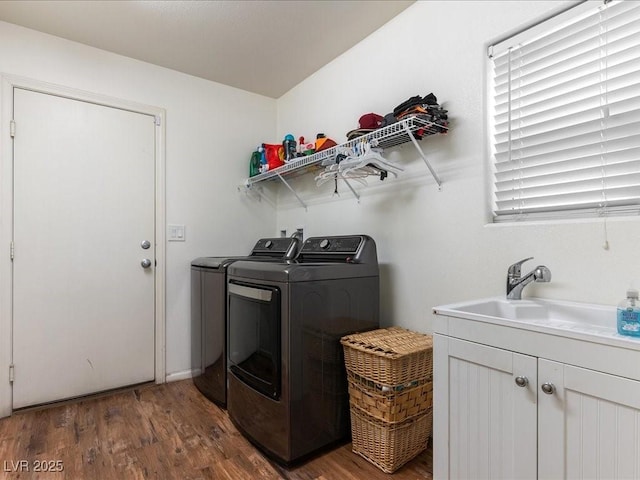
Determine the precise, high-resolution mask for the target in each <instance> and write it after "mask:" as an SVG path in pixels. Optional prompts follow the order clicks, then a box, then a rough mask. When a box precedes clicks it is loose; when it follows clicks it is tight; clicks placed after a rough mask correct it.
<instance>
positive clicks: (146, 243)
mask: <svg viewBox="0 0 640 480" xmlns="http://www.w3.org/2000/svg"><path fill="white" fill-rule="evenodd" d="M140 246H141V247H142V249H143V250H147V249H148V248H149V247H151V242H150V241H149V240H143V241H142V242H140Z"/></svg>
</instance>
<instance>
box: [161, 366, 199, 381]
mask: <svg viewBox="0 0 640 480" xmlns="http://www.w3.org/2000/svg"><path fill="white" fill-rule="evenodd" d="M199 374H200V372H198V371H196V370H191V369H189V370H183V371H182V372H174V373H169V374H168V375H167V376H166V377H165V381H166V382H167V383H168V382H177V381H178V380H187V379H189V378H193V377H194V376H196V375H199Z"/></svg>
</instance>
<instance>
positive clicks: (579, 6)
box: [486, 0, 640, 223]
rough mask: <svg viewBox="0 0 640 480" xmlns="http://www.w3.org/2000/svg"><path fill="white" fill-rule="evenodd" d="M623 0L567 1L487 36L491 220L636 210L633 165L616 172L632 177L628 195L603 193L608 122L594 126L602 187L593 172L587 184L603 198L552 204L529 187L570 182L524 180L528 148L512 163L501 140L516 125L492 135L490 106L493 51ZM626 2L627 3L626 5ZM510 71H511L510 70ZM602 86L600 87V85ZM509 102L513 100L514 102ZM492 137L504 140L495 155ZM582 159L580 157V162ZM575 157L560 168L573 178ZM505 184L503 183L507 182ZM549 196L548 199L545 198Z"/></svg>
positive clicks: (604, 107) (638, 198) (639, 207)
mask: <svg viewBox="0 0 640 480" xmlns="http://www.w3.org/2000/svg"><path fill="white" fill-rule="evenodd" d="M622 3H623V2H621V1H616V0H614V1H606V0H604V1H603V0H590V1H582V2H579V3H576V4H574V5H571V6H569V7H568V8H567V7H565V8H564V9H562V10H561V11H556V12H554V13H553V15H551V16H549V17H546V18H543V19H540V20H538V21H536V22H535V23H532V24H530V25H528V26H527V27H526V28H524V29H523V30H521V31H519V32H517V33H515V34H508V35H506V36H505V37H503V38H501V39H498V40H496V41H494V42H491V44H490V45H489V46H488V49H487V62H486V66H487V91H486V99H487V102H486V107H487V111H486V113H487V117H486V118H487V125H488V127H487V135H486V138H487V151H488V156H489V159H490V175H489V176H490V191H491V201H490V203H491V212H492V217H493V221H494V222H496V223H498V222H513V221H526V220H541V219H570V218H582V217H591V218H593V217H602V216H613V215H626V216H630V215H634V216H638V215H640V183H637V182H636V183H634V182H635V179H636V177H637V175H635V170H634V172H633V175H627V174H625V175H624V176H621V177H619V178H622V180H623V181H624V182H627V181H628V182H629V183H630V185H629V186H626V187H625V189H626V190H627V191H628V190H630V191H632V194H631V197H630V198H629V199H628V200H627V199H626V198H623V199H616V200H615V201H610V200H608V198H607V192H608V194H609V195H610V196H611V197H613V196H614V194H613V193H612V192H613V190H612V189H611V188H610V189H609V190H607V187H606V186H605V185H607V178H606V171H607V168H606V167H607V156H608V151H607V145H608V143H607V137H606V132H607V130H606V126H604V127H602V126H601V127H600V128H602V129H603V130H602V132H600V131H599V132H598V133H599V134H600V137H599V138H601V139H602V138H604V140H601V141H600V142H595V143H599V145H600V147H599V148H600V151H601V152H604V153H600V154H599V156H600V157H602V161H601V162H602V165H601V166H600V167H599V168H598V170H599V171H600V170H601V173H599V174H598V175H600V177H599V178H601V183H602V187H601V188H594V187H593V183H594V182H595V180H594V179H593V178H592V179H590V182H591V184H592V186H591V188H590V190H591V191H594V192H595V191H597V192H598V193H599V194H600V197H601V200H599V201H597V202H595V200H593V199H589V200H588V201H587V203H585V204H584V205H580V204H579V203H575V204H566V203H565V204H562V205H555V206H554V205H551V204H550V203H551V202H550V200H549V199H548V198H539V199H530V198H529V197H528V195H532V194H531V193H530V192H532V191H534V190H536V191H541V190H547V189H551V190H553V192H554V193H555V192H556V191H558V189H560V190H561V189H564V188H565V187H567V188H568V187H569V186H570V182H568V181H566V180H564V179H563V180H560V181H558V180H555V181H552V183H551V184H549V185H547V184H545V183H544V181H545V179H540V178H539V177H538V178H535V179H534V178H531V179H528V178H524V180H522V178H523V177H526V172H525V166H523V164H524V163H526V162H527V161H530V160H528V159H527V158H526V153H522V151H524V150H526V149H522V150H520V152H519V153H518V155H520V156H524V157H525V160H524V161H519V163H520V167H516V166H514V165H515V164H516V163H518V158H517V157H515V160H514V159H513V157H512V156H511V155H512V153H511V152H512V150H515V149H513V148H512V147H507V150H508V154H507V152H505V151H504V149H505V145H514V144H515V140H513V139H512V136H511V135H512V134H511V132H513V131H515V130H518V129H516V128H509V129H508V130H509V132H505V131H504V130H503V131H502V136H501V137H496V136H495V135H496V133H497V132H498V130H496V122H495V121H494V120H495V118H494V112H495V107H496V98H495V96H494V87H495V79H494V72H493V67H494V64H493V62H494V57H495V56H496V55H497V56H499V55H500V54H501V53H503V52H506V51H507V50H508V49H509V47H514V50H516V51H517V49H518V48H519V47H520V46H522V45H524V46H525V48H526V46H527V44H529V43H530V42H535V41H536V40H537V39H538V38H539V37H540V36H541V35H542V34H543V33H545V32H550V31H555V30H558V29H562V28H564V26H566V24H567V22H570V21H572V20H573V19H575V18H582V17H584V16H586V15H588V13H589V12H592V11H594V10H599V11H604V12H605V13H606V10H607V9H608V8H609V7H611V6H614V5H620V4H622ZM626 5H629V4H628V3H627V4H626ZM624 8H626V6H625V7H624ZM600 17H601V18H602V15H600ZM604 38H605V40H606V41H608V37H604ZM605 48H606V47H604V48H600V49H599V50H600V51H605ZM634 48H635V44H634ZM638 48H639V49H640V46H638ZM606 52H607V54H608V52H609V50H606ZM600 55H601V58H603V59H605V60H604V62H600V63H601V64H602V65H604V68H603V69H602V71H604V72H607V70H606V68H607V61H606V59H607V58H609V57H606V56H604V57H602V54H600ZM523 72H524V70H523ZM509 75H511V73H510V74H509ZM516 75H517V74H516ZM523 75H524V73H523ZM514 76H515V75H514ZM600 77H601V78H602V73H600ZM509 82H511V80H509ZM602 83H603V82H602V81H600V82H599V84H600V85H601V84H602ZM509 85H511V83H509ZM607 85H608V84H607ZM607 88H608V87H606V88H604V94H600V98H605V101H604V102H605V104H603V101H602V100H600V103H601V105H600V110H601V111H602V112H605V113H603V114H601V116H602V117H604V118H605V120H603V121H600V122H599V123H600V124H601V125H606V120H608V115H609V106H608V104H607V103H606V102H607V97H606V95H607V93H606V90H607ZM600 89H601V90H602V88H600ZM515 90H516V89H515V88H510V89H509V90H508V91H515ZM508 99H509V100H508V102H507V103H509V102H512V98H511V94H508ZM511 104H512V105H513V103H511ZM508 110H509V112H511V110H512V109H511V108H509V109H508ZM514 110H515V109H514ZM510 115H511V114H510V113H509V116H508V117H507V118H508V121H507V122H506V123H508V124H509V125H512V124H513V123H514V121H513V119H512V117H511V116H510ZM612 116H613V114H612ZM503 117H504V115H503ZM562 117H563V121H565V120H566V119H567V118H568V116H564V115H563V116H562ZM591 122H592V123H593V120H591ZM504 123H505V122H504V121H503V124H504ZM521 123H526V122H524V121H523V122H521ZM576 123H578V122H576ZM523 130H526V129H523ZM564 130H565V129H564V128H560V129H557V130H554V133H557V132H562V131H564ZM603 132H604V133H603ZM499 133H500V132H499ZM639 133H640V132H639ZM518 134H521V135H523V137H526V132H525V133H524V134H523V133H521V132H518ZM505 135H506V139H505ZM603 135H604V136H603ZM630 137H631V136H630ZM496 138H500V139H501V140H502V144H501V145H500V148H502V150H501V151H500V152H499V155H496V153H497V150H496V144H495V143H494V139H496ZM525 141H529V140H528V139H526V140H525ZM603 145H604V147H603ZM639 147H640V145H639ZM625 155H626V154H625ZM551 158H553V157H551V156H549V157H546V158H545V159H544V160H543V161H544V162H548V161H549V159H551ZM505 159H508V160H509V161H508V162H505ZM500 160H502V161H503V162H504V163H502V164H500V165H499V164H498V162H499V161H500ZM583 160H584V162H582V161H583ZM636 160H638V161H640V158H633V160H626V161H625V162H628V163H629V165H628V166H627V167H625V168H635V163H631V162H635V161H636ZM578 162H582V164H584V163H586V160H585V159H584V158H581V157H580V156H578V158H577V159H575V160H572V163H571V165H572V167H571V170H569V171H568V172H564V173H563V176H565V177H566V176H567V175H568V176H569V177H570V178H571V180H573V179H574V178H577V173H575V172H578V171H579V168H580V166H579V165H578ZM623 163H624V162H623ZM498 165H499V166H498ZM504 165H511V167H510V168H509V172H511V173H510V174H506V173H500V177H499V179H500V180H502V182H501V185H500V188H502V191H500V193H499V197H498V194H497V193H496V192H497V190H498V189H499V188H498V187H497V186H496V178H497V177H496V173H497V172H498V169H499V168H501V169H503V170H504ZM526 166H527V167H529V166H530V165H526ZM574 166H577V168H574ZM530 170H531V169H530ZM530 170H529V171H530ZM593 170H595V169H593ZM608 171H609V172H610V171H611V170H610V169H609V170H608ZM523 172H524V173H523ZM638 174H640V172H638ZM609 175H610V176H609V177H608V179H609V180H611V179H612V178H613V175H611V173H610V174H609ZM505 176H507V177H509V178H508V179H507V180H506V181H505ZM612 182H613V180H611V182H609V185H610V184H611V183H612ZM576 184H577V183H576ZM505 185H506V186H507V187H505ZM531 185H534V186H535V188H531ZM528 187H529V188H528ZM579 188H582V187H579ZM585 189H587V187H585ZM576 192H579V191H576ZM574 196H575V197H578V196H582V194H581V193H580V194H579V195H578V193H575V194H574V195H566V197H572V198H573V197H574ZM498 198H500V200H501V202H498ZM579 201H580V200H577V202H579ZM547 202H548V204H546V203H547ZM594 202H595V203H594Z"/></svg>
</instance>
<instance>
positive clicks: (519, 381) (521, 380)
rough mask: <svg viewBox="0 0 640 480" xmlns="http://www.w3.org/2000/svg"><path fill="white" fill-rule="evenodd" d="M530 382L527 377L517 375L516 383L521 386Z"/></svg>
mask: <svg viewBox="0 0 640 480" xmlns="http://www.w3.org/2000/svg"><path fill="white" fill-rule="evenodd" d="M528 384H529V379H528V378H527V377H516V385H518V386H519V387H526V386H527V385H528Z"/></svg>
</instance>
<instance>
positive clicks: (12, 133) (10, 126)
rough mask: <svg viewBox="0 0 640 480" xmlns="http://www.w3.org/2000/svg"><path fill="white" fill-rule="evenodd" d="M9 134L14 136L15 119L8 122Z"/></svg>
mask: <svg viewBox="0 0 640 480" xmlns="http://www.w3.org/2000/svg"><path fill="white" fill-rule="evenodd" d="M9 135H11V138H13V137H15V136H16V121H15V120H11V121H10V122H9Z"/></svg>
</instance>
